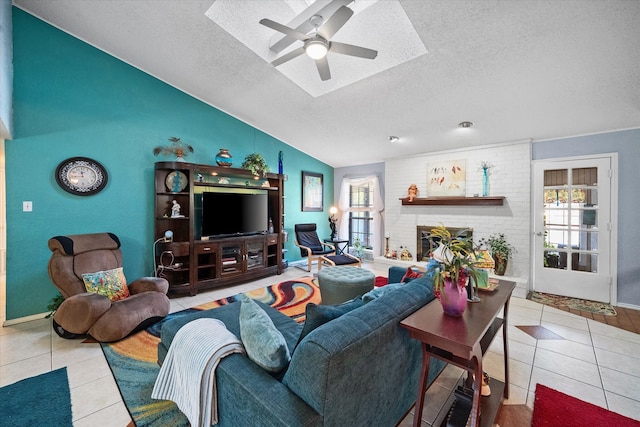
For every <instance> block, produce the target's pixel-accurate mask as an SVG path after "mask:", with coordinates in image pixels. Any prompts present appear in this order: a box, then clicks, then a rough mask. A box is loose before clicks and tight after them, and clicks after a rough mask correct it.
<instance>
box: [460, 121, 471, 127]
mask: <svg viewBox="0 0 640 427" xmlns="http://www.w3.org/2000/svg"><path fill="white" fill-rule="evenodd" d="M458 126H459V127H461V128H470V127H473V122H460V123H458Z"/></svg>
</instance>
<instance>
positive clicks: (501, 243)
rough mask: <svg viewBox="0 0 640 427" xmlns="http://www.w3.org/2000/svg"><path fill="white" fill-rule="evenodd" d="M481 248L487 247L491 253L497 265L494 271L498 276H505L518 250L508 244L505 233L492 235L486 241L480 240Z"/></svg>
mask: <svg viewBox="0 0 640 427" xmlns="http://www.w3.org/2000/svg"><path fill="white" fill-rule="evenodd" d="M480 246H481V247H486V248H487V249H488V250H489V253H491V256H492V257H493V261H494V262H495V265H496V266H495V269H494V271H495V273H496V274H497V275H498V276H504V273H505V272H506V271H507V264H508V262H509V258H511V255H512V254H514V253H515V252H516V248H514V247H513V245H511V244H510V243H509V242H507V239H506V238H505V237H504V233H497V234H492V235H491V236H489V237H488V238H486V239H485V238H482V239H480Z"/></svg>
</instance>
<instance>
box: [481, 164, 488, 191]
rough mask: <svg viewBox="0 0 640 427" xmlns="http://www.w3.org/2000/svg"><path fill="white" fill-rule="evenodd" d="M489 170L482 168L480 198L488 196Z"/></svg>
mask: <svg viewBox="0 0 640 427" xmlns="http://www.w3.org/2000/svg"><path fill="white" fill-rule="evenodd" d="M488 172H489V168H482V197H487V196H488V195H489V173H488Z"/></svg>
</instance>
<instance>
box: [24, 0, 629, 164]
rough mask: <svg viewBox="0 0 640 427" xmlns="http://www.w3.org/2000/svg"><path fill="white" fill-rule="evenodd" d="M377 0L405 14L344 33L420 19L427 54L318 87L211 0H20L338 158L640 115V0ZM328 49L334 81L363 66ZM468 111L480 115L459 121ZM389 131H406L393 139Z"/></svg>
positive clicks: (306, 148) (485, 140)
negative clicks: (268, 54) (231, 29)
mask: <svg viewBox="0 0 640 427" xmlns="http://www.w3.org/2000/svg"><path fill="white" fill-rule="evenodd" d="M277 3H282V4H283V5H284V4H285V3H287V4H290V3H295V2H294V0H288V1H282V0H265V1H261V0H252V1H246V2H239V4H242V5H243V7H246V8H254V7H255V8H259V7H260V8H262V7H264V5H265V4H267V5H268V7H269V9H270V10H273V11H274V14H273V15H272V16H264V17H268V18H271V19H273V20H276V21H279V22H288V19H287V18H282V21H280V18H279V17H278V16H275V11H276V9H279V7H276V4H277ZM357 3H358V2H356V5H357ZM378 3H383V4H386V3H396V4H395V5H394V6H393V7H397V6H398V5H399V7H400V8H401V9H402V10H404V13H406V16H407V17H408V18H405V19H407V22H405V23H402V22H398V21H393V23H392V22H390V21H387V20H385V17H384V16H382V15H381V14H377V13H375V12H376V7H375V5H372V6H371V7H368V8H366V9H365V10H363V11H362V13H359V14H358V15H356V16H354V17H353V18H352V20H353V21H354V26H355V23H357V21H358V20H362V21H365V18H366V21H367V22H362V23H360V24H359V25H363V26H364V27H365V28H367V29H366V31H367V34H364V35H363V34H359V35H358V37H362V39H358V40H353V41H348V42H352V43H353V44H362V45H363V46H365V47H369V48H372V49H377V50H379V55H380V56H381V57H383V56H385V55H393V54H395V53H396V52H395V51H399V50H402V49H404V48H405V45H404V44H403V42H402V41H400V42H396V43H394V44H389V43H387V41H388V39H389V38H390V36H389V35H390V34H393V33H395V32H403V31H410V30H413V29H414V30H415V31H416V32H417V34H418V36H419V38H420V40H421V41H422V43H423V44H424V46H426V50H427V51H428V52H427V53H426V54H422V55H419V56H417V57H415V58H414V59H411V60H409V61H407V62H404V63H400V64H399V65H397V66H394V67H392V68H390V69H387V70H380V69H378V68H377V64H376V65H371V67H372V68H371V70H375V71H370V72H369V74H367V76H365V77H364V78H362V79H361V80H358V81H355V82H353V83H347V84H346V85H343V86H341V87H335V88H332V89H329V90H327V91H325V92H324V94H321V95H318V96H312V95H310V93H309V92H307V91H306V90H303V89H302V88H301V86H302V85H301V84H299V83H294V81H292V80H293V78H292V79H289V78H287V77H286V76H284V75H283V73H282V72H280V71H279V70H277V69H276V68H274V67H273V66H272V65H271V64H269V63H268V62H267V61H266V60H265V59H263V57H261V56H260V55H259V54H256V53H255V52H254V51H252V50H251V49H250V48H248V47H247V46H246V45H245V44H243V43H242V42H240V41H239V40H238V39H237V38H235V37H233V36H231V35H230V34H229V33H228V32H227V31H226V30H224V29H223V28H222V27H220V26H219V25H217V24H216V23H214V22H213V21H212V20H211V19H209V18H208V17H207V16H206V15H205V13H206V12H207V11H208V10H209V9H210V8H211V7H212V4H213V2H212V1H211V0H207V1H200V0H181V1H177V0H56V1H43V0H14V4H15V5H17V6H18V7H20V8H22V9H24V10H26V11H27V12H30V13H32V14H33V15H35V16H37V17H40V18H42V19H43V20H45V21H46V22H49V23H51V24H52V25H54V26H56V27H58V28H60V29H62V30H64V31H66V32H68V33H70V34H72V35H74V36H76V37H78V38H80V39H82V40H85V41H86V42H88V43H90V44H91V45H93V46H96V47H97V48H99V49H102V50H104V51H105V52H108V53H109V54H111V55H113V56H115V57H117V58H120V59H122V60H123V61H125V62H127V63H129V64H132V65H134V66H135V67H138V68H139V69H141V70H143V71H145V72H147V73H149V74H151V75H153V76H156V77H157V78H159V79H161V80H163V81H165V82H167V83H169V84H171V85H173V86H175V87H177V88H179V89H181V90H183V91H184V92H186V93H189V94H191V95H193V96H194V97H196V98H198V99H200V100H202V101H204V102H207V103H209V104H210V105H213V106H215V107H217V108H219V109H221V110H223V111H225V112H227V113H229V114H231V115H233V116H235V117H237V118H239V119H240V120H243V121H245V122H247V123H249V124H251V125H252V126H255V127H256V128H258V129H261V130H263V131H265V132H267V133H268V134H270V135H273V136H274V137H276V138H278V139H280V140H282V141H284V142H286V143H287V144H290V145H291V146H293V147H296V148H297V149H299V150H301V151H303V152H306V153H308V154H309V155H312V156H313V157H316V158H318V159H320V160H322V161H324V162H326V163H328V164H329V165H332V166H334V167H340V166H349V165H356V164H364V163H372V162H378V161H383V160H384V159H386V158H391V157H397V156H406V155H411V154H416V153H424V152H430V151H437V150H442V149H450V148H463V147H470V146H476V145H484V144H491V143H498V142H507V141H515V140H522V139H532V140H534V141H536V140H543V139H551V138H558V137H564V136H573V135H581V134H588V133H595V132H603V131H609V130H618V129H627V128H635V127H640V66H639V64H640V49H639V48H638V40H640V25H638V23H639V22H640V1H637V0H575V1H572V0H564V1H557V0H549V1H544V0H521V1H506V0H473V1H455V0H437V1H428V0H420V1H419V0H401V1H399V2H395V1H393V0H380V1H379V2H378ZM382 8H384V7H382ZM292 16H293V15H292ZM350 23H351V21H349V22H348V23H347V25H346V26H345V28H344V29H343V30H341V31H340V32H338V33H337V34H336V40H338V39H337V37H338V36H344V37H346V35H344V34H342V31H345V33H346V32H347V26H349V25H350ZM246 25H255V28H254V27H251V30H249V29H248V31H250V32H255V33H256V37H258V36H257V35H258V34H265V33H264V28H261V27H262V26H261V25H260V24H258V23H257V22H255V23H253V24H251V23H247V24H246ZM266 36H267V37H269V38H271V37H272V34H270V33H269V32H268V31H267V33H266ZM260 37H263V36H260ZM354 37H355V36H354ZM374 40H381V41H380V43H381V45H380V46H375V45H374V44H373V43H372V41H374ZM268 42H269V40H264V43H265V44H266V43H268ZM334 56H338V55H334ZM298 59H300V60H301V62H304V61H302V59H304V58H298ZM347 59H348V58H347ZM330 61H331V67H332V68H331V70H332V74H333V75H334V76H335V80H334V79H332V80H329V81H328V82H326V83H327V85H328V86H329V85H334V84H336V82H338V81H339V79H338V76H340V80H342V79H343V78H345V79H346V78H348V77H343V73H344V74H348V73H349V72H350V69H351V67H352V66H355V65H354V64H351V63H349V64H346V65H345V68H344V69H343V68H342V65H341V64H340V61H336V62H335V65H334V60H333V58H330ZM354 61H366V60H359V59H357V58H354ZM375 61H376V60H373V61H371V62H372V63H375ZM285 65H287V64H285ZM285 65H283V66H281V67H284V66H285ZM308 65H309V66H308V67H305V66H304V65H300V70H299V72H300V73H304V76H300V77H299V79H305V78H317V71H316V70H315V67H313V63H311V64H308ZM292 72H293V71H292ZM296 72H298V71H296ZM463 120H471V121H473V122H474V123H475V126H474V127H473V128H471V129H467V130H462V129H459V128H457V124H458V123H459V122H461V121H463ZM389 135H397V136H399V137H400V141H399V142H397V143H394V144H391V143H389V142H388V140H387V138H388V136H389Z"/></svg>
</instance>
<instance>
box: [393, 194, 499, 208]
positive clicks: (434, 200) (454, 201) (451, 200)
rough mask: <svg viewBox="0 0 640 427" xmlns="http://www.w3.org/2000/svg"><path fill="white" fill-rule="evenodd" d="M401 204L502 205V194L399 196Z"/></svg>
mask: <svg viewBox="0 0 640 427" xmlns="http://www.w3.org/2000/svg"><path fill="white" fill-rule="evenodd" d="M400 200H401V201H402V206H502V205H503V204H504V196H497V197H445V196H442V197H417V198H414V199H413V201H409V198H408V197H401V198H400Z"/></svg>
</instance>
